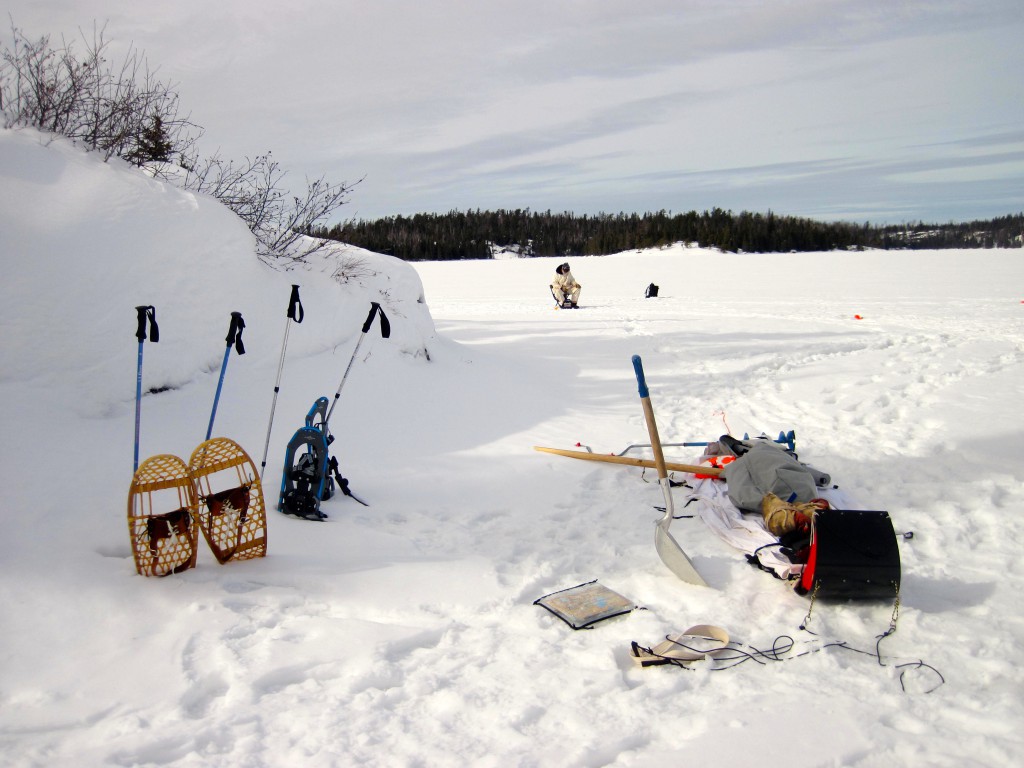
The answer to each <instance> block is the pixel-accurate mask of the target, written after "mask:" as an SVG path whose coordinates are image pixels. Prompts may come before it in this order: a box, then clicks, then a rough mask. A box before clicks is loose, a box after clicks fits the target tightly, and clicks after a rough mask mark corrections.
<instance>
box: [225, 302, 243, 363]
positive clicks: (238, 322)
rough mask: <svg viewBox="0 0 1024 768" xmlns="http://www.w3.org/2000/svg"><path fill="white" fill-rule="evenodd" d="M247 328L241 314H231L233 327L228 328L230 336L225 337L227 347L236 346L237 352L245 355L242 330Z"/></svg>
mask: <svg viewBox="0 0 1024 768" xmlns="http://www.w3.org/2000/svg"><path fill="white" fill-rule="evenodd" d="M243 328H245V320H243V319H242V313H241V312H232V313H231V326H230V327H229V328H228V335H227V336H226V337H225V339H224V340H225V341H226V342H227V345H228V346H229V347H230V346H231V345H232V344H234V345H235V351H236V352H238V354H240V355H244V354H245V347H244V346H243V345H242V329H243Z"/></svg>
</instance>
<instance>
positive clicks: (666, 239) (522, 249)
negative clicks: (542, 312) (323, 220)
mask: <svg viewBox="0 0 1024 768" xmlns="http://www.w3.org/2000/svg"><path fill="white" fill-rule="evenodd" d="M1022 233H1024V214H1015V215H1012V216H1005V217H1002V218H998V219H992V220H990V221H975V222H970V223H966V224H953V223H950V224H941V225H936V224H924V223H922V222H918V223H917V224H913V225H911V224H904V225H899V226H884V227H877V226H872V225H871V224H869V223H865V224H852V223H848V222H821V221H814V220H812V219H805V218H798V217H794V216H779V215H777V214H775V213H772V212H771V211H769V212H768V213H765V214H762V213H749V212H746V211H744V212H742V213H738V214H737V213H733V212H732V211H724V210H722V209H721V208H714V209H713V210H710V211H704V212H703V213H698V212H696V211H690V212H689V213H677V214H673V213H670V212H667V211H658V212H656V213H643V214H637V213H628V214H627V213H617V214H605V213H600V214H596V215H576V214H573V213H552V212H551V211H543V212H541V211H531V210H530V209H528V208H527V209H516V210H497V211H481V210H475V211H465V212H463V211H451V212H449V213H444V214H434V213H418V214H415V215H413V216H389V217H385V218H381V219H374V220H369V221H365V220H357V221H350V222H346V223H344V224H336V225H334V226H332V227H329V228H328V227H320V228H315V229H313V230H311V231H310V234H312V235H314V236H316V237H321V238H327V239H331V240H339V241H342V242H346V243H350V244H352V245H357V246H360V247H362V248H367V249H368V250H371V251H376V252H378V253H388V254H391V255H393V256H397V257H398V258H401V259H405V260H408V261H421V260H448V259H485V258H490V257H491V256H492V255H493V254H494V252H495V251H498V250H507V251H514V252H517V253H519V254H520V255H522V256H534V255H538V256H582V255H603V254H609V253H618V252H620V251H626V250H631V249H634V248H656V247H659V246H666V245H671V244H672V243H678V242H686V243H697V244H698V245H701V246H704V247H713V248H720V249H722V250H724V251H733V252H737V251H746V252H761V253H764V252H780V251H782V252H786V251H827V250H835V249H863V248H885V249H890V248H993V247H999V248H1011V247H1014V248H1019V247H1021V244H1022Z"/></svg>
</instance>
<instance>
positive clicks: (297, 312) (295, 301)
mask: <svg viewBox="0 0 1024 768" xmlns="http://www.w3.org/2000/svg"><path fill="white" fill-rule="evenodd" d="M305 316H306V313H305V312H303V310H302V302H301V301H300V300H299V286H297V285H292V295H291V298H289V299H288V319H289V320H294V321H295V322H296V323H301V322H302V318H303V317H305Z"/></svg>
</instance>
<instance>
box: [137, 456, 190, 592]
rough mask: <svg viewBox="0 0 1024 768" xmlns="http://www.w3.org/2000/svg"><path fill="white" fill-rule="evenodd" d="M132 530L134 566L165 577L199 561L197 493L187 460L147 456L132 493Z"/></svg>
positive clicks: (139, 569) (142, 572)
mask: <svg viewBox="0 0 1024 768" xmlns="http://www.w3.org/2000/svg"><path fill="white" fill-rule="evenodd" d="M128 534H129V536H130V537H131V542H132V556H133V557H134V558H135V570H137V571H138V572H139V573H140V574H141V575H143V576H167V575H168V574H171V573H181V572H182V571H187V570H188V569H189V568H192V567H193V566H195V564H196V543H197V541H198V538H199V533H198V531H197V530H196V494H195V488H194V486H193V484H192V478H191V477H190V475H189V470H188V467H187V466H186V465H185V462H184V461H182V460H181V459H179V458H178V457H177V456H171V455H169V454H161V455H159V456H152V457H151V458H148V459H146V460H145V461H144V462H142V464H141V465H140V466H139V468H138V469H137V470H136V472H135V476H134V477H133V478H132V484H131V488H130V490H129V492H128Z"/></svg>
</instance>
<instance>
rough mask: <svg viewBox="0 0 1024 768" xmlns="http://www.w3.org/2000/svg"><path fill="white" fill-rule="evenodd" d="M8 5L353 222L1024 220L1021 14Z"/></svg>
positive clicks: (551, 2) (224, 2)
mask: <svg viewBox="0 0 1024 768" xmlns="http://www.w3.org/2000/svg"><path fill="white" fill-rule="evenodd" d="M6 5H7V7H8V10H9V14H10V16H11V18H12V19H13V22H14V25H15V26H16V27H18V28H19V29H21V30H22V31H23V32H25V33H26V34H27V35H28V36H29V37H32V38H37V37H39V36H42V35H44V34H49V35H50V36H51V40H52V41H55V42H58V43H59V41H60V40H61V38H62V37H63V38H64V39H65V40H68V41H77V43H76V45H77V46H78V48H79V50H83V49H84V48H83V44H82V39H83V38H82V34H83V32H84V34H85V36H86V37H87V38H89V39H91V38H92V36H93V27H94V23H95V24H96V25H99V26H101V27H102V26H104V25H105V27H104V29H105V31H104V37H105V39H106V40H107V42H108V43H110V50H111V51H112V52H121V51H123V49H125V48H126V47H127V46H129V45H134V46H135V48H136V49H138V50H140V51H142V52H144V53H145V54H146V57H147V60H148V63H149V65H150V67H151V68H156V69H158V74H159V76H161V77H162V78H165V79H168V80H171V81H172V82H174V83H176V84H177V90H178V92H179V94H180V96H181V100H182V103H183V106H184V108H185V109H186V111H188V112H190V113H191V116H192V119H193V121H194V122H196V123H197V124H199V125H200V126H202V127H203V128H204V130H205V134H204V136H203V138H202V141H201V144H200V149H201V151H202V152H203V154H207V155H210V154H214V153H215V152H219V153H220V154H221V155H222V156H224V157H226V158H238V159H241V158H243V157H245V156H252V155H255V154H259V153H263V152H266V151H267V150H270V151H272V152H273V156H274V158H275V159H276V160H278V161H279V162H280V163H281V166H282V167H283V168H285V169H287V170H288V172H289V176H288V179H287V181H288V183H289V184H291V185H292V186H293V187H295V188H301V189H304V187H305V179H306V178H307V177H309V178H319V177H321V176H324V177H326V178H327V179H328V180H329V181H331V182H340V181H346V182H354V181H356V180H359V179H362V181H361V182H360V183H359V184H358V185H357V186H356V187H355V189H354V190H353V193H352V195H351V198H350V202H349V204H348V205H346V206H345V207H344V208H343V209H342V215H341V216H339V217H338V218H353V217H355V218H377V217H380V216H388V215H394V214H411V213H416V212H430V211H434V212H445V211H449V210H452V209H461V210H464V209H469V208H482V209H494V208H531V209H534V210H546V209H551V210H555V211H574V212H576V213H596V212H599V211H605V212H619V211H637V212H642V211H648V210H660V209H665V210H670V211H676V212H679V211H689V210H698V211H702V210H705V209H709V208H713V207H715V206H718V207H721V208H725V209H732V210H734V211H740V210H749V211H762V212H763V211H767V210H769V209H770V210H773V211H775V212H776V213H780V214H789V215H799V216H810V217H814V218H819V219H826V220H834V219H846V220H853V221H871V222H872V223H900V222H905V221H917V220H918V219H922V220H924V221H929V222H934V221H938V222H945V221H950V220H956V221H961V220H968V219H972V218H987V217H991V216H998V215H1005V214H1009V213H1015V212H1019V211H1021V210H1024V1H1022V0H928V1H925V0H760V1H758V0H671V1H664V2H663V1H661V0H657V1H655V0H631V2H625V1H622V2H610V1H607V0H564V1H560V0H479V1H478V2H470V1H469V0H419V1H414V0H404V1H403V2H398V1H394V2H392V1H389V0H330V1H328V0H273V2H268V1H267V0H174V2H159V3H157V2H145V1H144V0H127V1H125V0H105V1H104V0H8V3H7V4H6ZM5 22H6V23H5V24H4V33H3V37H2V39H3V42H4V45H5V46H7V45H9V43H10V32H9V26H10V24H9V20H5Z"/></svg>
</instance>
